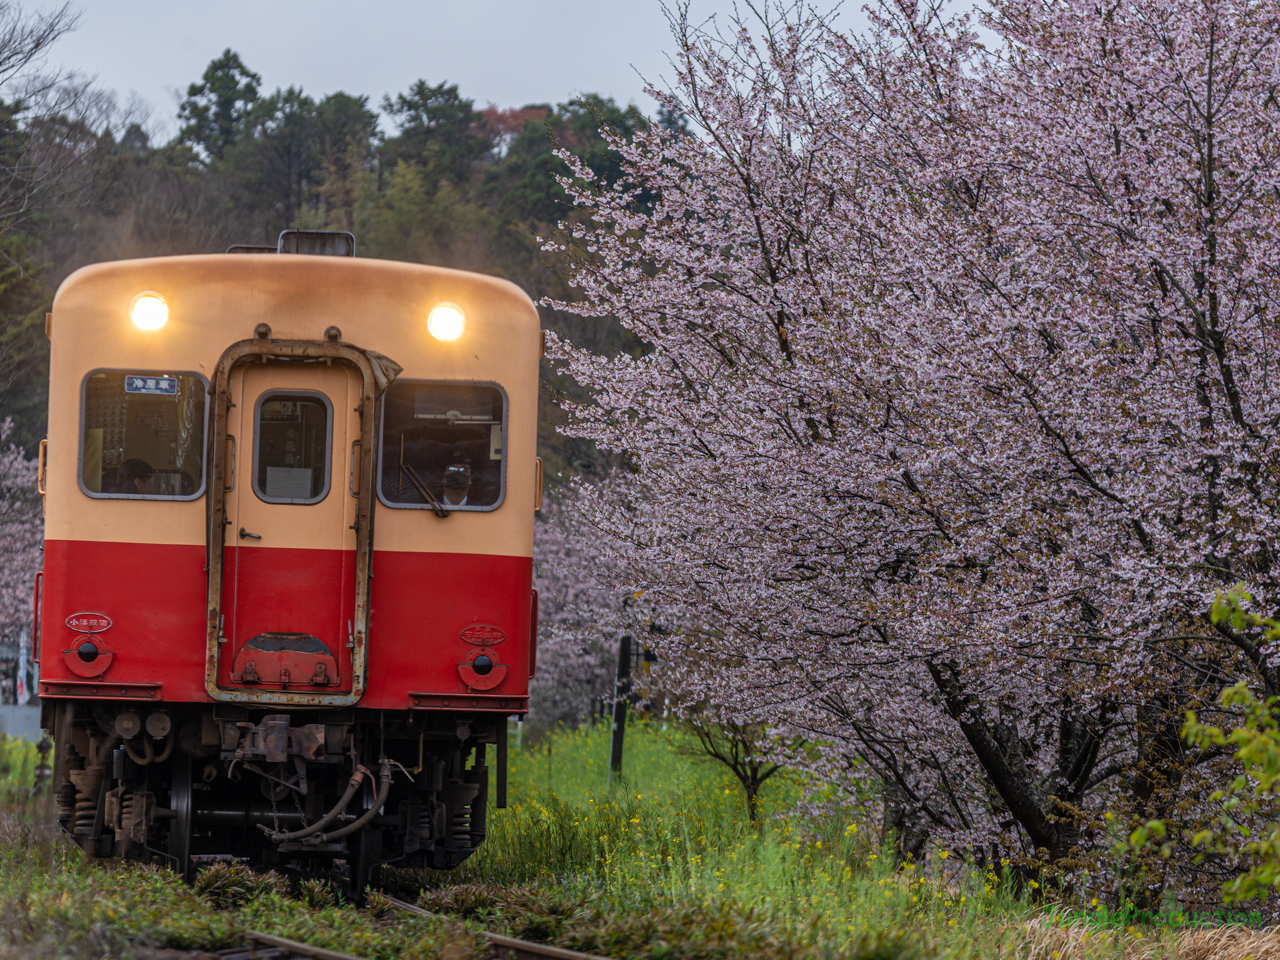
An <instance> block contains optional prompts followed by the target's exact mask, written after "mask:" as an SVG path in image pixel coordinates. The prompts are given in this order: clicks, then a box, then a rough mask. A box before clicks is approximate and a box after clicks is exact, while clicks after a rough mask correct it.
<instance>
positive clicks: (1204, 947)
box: [1010, 919, 1280, 960]
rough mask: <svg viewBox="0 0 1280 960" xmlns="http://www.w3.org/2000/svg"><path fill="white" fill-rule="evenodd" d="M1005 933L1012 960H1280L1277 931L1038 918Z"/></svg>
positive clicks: (1270, 929)
mask: <svg viewBox="0 0 1280 960" xmlns="http://www.w3.org/2000/svg"><path fill="white" fill-rule="evenodd" d="M1010 934H1011V936H1010V940H1011V941H1012V942H1011V947H1012V950H1011V952H1010V956H1011V957H1012V958H1014V960H1096V958H1099V957H1116V958H1123V960H1280V927H1267V928H1266V929H1262V930H1253V929H1250V928H1248V927H1237V926H1222V927H1209V928H1195V929H1183V930H1171V929H1168V928H1162V929H1155V930H1153V929H1150V928H1146V929H1143V928H1139V927H1127V928H1124V929H1119V930H1099V929H1097V928H1096V927H1094V928H1091V927H1088V926H1084V925H1079V924H1060V923H1053V922H1050V921H1047V920H1042V919H1037V920H1032V921H1030V922H1029V923H1019V924H1016V925H1012V926H1011V928H1010Z"/></svg>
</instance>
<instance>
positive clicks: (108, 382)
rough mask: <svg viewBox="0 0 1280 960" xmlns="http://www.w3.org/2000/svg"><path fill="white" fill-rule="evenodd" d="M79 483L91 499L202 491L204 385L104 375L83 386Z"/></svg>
mask: <svg viewBox="0 0 1280 960" xmlns="http://www.w3.org/2000/svg"><path fill="white" fill-rule="evenodd" d="M83 403H84V405H83V408H82V411H81V416H82V424H83V432H82V434H81V443H80V484H81V487H82V489H83V490H84V492H85V493H87V494H89V496H91V497H135V498H139V499H143V500H174V499H194V498H195V497H197V496H199V495H200V493H201V491H202V489H203V487H204V444H205V439H204V431H205V382H204V378H202V377H199V376H197V375H195V374H190V373H155V372H150V371H126V370H119V371H116V370H112V371H105V372H100V373H92V374H90V375H89V376H88V377H87V378H85V381H84V401H83Z"/></svg>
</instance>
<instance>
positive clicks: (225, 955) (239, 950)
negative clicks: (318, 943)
mask: <svg viewBox="0 0 1280 960" xmlns="http://www.w3.org/2000/svg"><path fill="white" fill-rule="evenodd" d="M248 938H249V943H248V945H246V946H243V947H231V948H230V949H227V950H219V951H218V952H217V953H214V954H212V956H215V957H217V958H218V960H361V958H360V957H353V956H352V955H351V954H349V953H339V952H338V951H337V950H326V949H325V948H324V947H313V946H311V945H310V944H308V943H299V942H298V941H297V940H287V939H285V938H284V937H276V936H273V935H272V934H269V933H259V932H258V931H256V930H250V931H249V935H248ZM259 944H261V947H260V946H259Z"/></svg>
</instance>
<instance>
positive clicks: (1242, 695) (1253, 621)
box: [1148, 586, 1280, 903]
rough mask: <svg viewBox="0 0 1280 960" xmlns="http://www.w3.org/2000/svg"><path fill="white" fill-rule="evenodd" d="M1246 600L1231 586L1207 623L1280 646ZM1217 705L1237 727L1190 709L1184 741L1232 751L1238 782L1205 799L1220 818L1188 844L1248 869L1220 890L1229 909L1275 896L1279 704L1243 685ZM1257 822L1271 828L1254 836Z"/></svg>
mask: <svg viewBox="0 0 1280 960" xmlns="http://www.w3.org/2000/svg"><path fill="white" fill-rule="evenodd" d="M1252 601H1253V598H1252V597H1251V596H1250V595H1249V594H1248V592H1246V591H1245V590H1244V588H1243V587H1241V586H1237V587H1236V588H1235V589H1233V590H1230V591H1228V592H1227V593H1225V594H1223V595H1222V596H1220V597H1219V598H1218V599H1217V600H1216V601H1215V602H1214V604H1213V610H1212V617H1213V622H1214V623H1215V624H1221V625H1223V626H1225V627H1227V628H1229V629H1231V630H1233V631H1235V632H1236V633H1237V634H1239V633H1242V632H1244V631H1245V630H1253V631H1260V632H1261V633H1262V636H1263V637H1264V638H1265V641H1266V642H1267V643H1274V642H1275V641H1277V640H1280V624H1277V623H1276V621H1275V620H1272V619H1270V618H1267V617H1263V616H1260V615H1258V614H1256V613H1254V612H1252V611H1251V610H1250V609H1249V604H1250V603H1251V602H1252ZM1219 702H1220V703H1221V705H1222V706H1223V707H1224V708H1226V709H1228V710H1234V711H1237V712H1239V713H1240V714H1241V715H1242V717H1241V719H1242V722H1241V724H1240V725H1239V726H1237V727H1236V728H1235V729H1234V730H1231V731H1230V732H1224V731H1223V730H1222V729H1220V728H1219V727H1216V726H1212V725H1209V724H1204V723H1201V722H1200V720H1199V718H1198V717H1197V716H1196V714H1195V712H1194V711H1191V712H1189V713H1188V714H1187V722H1186V725H1185V726H1184V728H1183V735H1184V736H1185V737H1186V738H1187V741H1188V742H1189V743H1190V744H1191V745H1193V746H1196V747H1200V748H1201V749H1213V748H1219V749H1222V748H1234V754H1233V755H1234V757H1235V759H1236V760H1238V761H1240V763H1241V764H1242V766H1243V770H1242V771H1241V773H1240V774H1239V775H1238V776H1236V777H1235V778H1234V779H1233V780H1232V781H1231V782H1230V783H1229V784H1228V785H1227V786H1226V787H1224V788H1223V789H1221V790H1218V791H1215V792H1214V793H1213V795H1212V796H1211V797H1210V799H1211V801H1213V802H1216V803H1220V804H1221V813H1220V815H1219V816H1218V817H1217V818H1216V820H1217V822H1216V824H1215V825H1213V826H1210V827H1208V828H1206V829H1204V830H1201V831H1200V832H1199V833H1198V834H1197V835H1196V837H1195V839H1194V843H1195V844H1196V845H1198V846H1203V847H1204V848H1205V849H1206V850H1208V851H1211V852H1213V853H1215V854H1218V855H1220V856H1225V857H1227V858H1229V859H1231V860H1232V861H1238V862H1241V863H1243V864H1245V865H1246V869H1245V871H1244V872H1243V873H1241V874H1240V875H1239V876H1237V877H1235V878H1233V879H1232V880H1230V881H1228V882H1227V884H1226V885H1225V886H1224V888H1223V899H1224V900H1226V901H1227V902H1228V903H1232V902H1238V901H1242V900H1251V899H1254V898H1256V897H1262V896H1265V895H1267V894H1269V893H1274V892H1280V826H1277V825H1275V824H1276V820H1277V817H1276V812H1277V804H1276V799H1277V789H1278V788H1280V723H1278V722H1277V717H1278V716H1280V700H1278V699H1277V698H1276V697H1266V698H1260V697H1258V696H1257V695H1255V694H1254V693H1253V691H1251V690H1250V689H1249V688H1248V687H1247V686H1246V685H1245V684H1244V683H1243V682H1242V683H1238V684H1236V685H1235V686H1233V687H1231V688H1230V689H1228V690H1226V691H1224V692H1223V694H1222V696H1221V698H1220V699H1219ZM1259 823H1265V824H1271V825H1272V826H1271V827H1270V829H1265V828H1264V829H1263V830H1262V831H1261V832H1257V830H1256V825H1257V824H1259ZM1157 826H1159V825H1158V824H1148V828H1150V829H1151V832H1152V834H1153V835H1160V836H1163V832H1162V830H1156V829H1155V827H1157Z"/></svg>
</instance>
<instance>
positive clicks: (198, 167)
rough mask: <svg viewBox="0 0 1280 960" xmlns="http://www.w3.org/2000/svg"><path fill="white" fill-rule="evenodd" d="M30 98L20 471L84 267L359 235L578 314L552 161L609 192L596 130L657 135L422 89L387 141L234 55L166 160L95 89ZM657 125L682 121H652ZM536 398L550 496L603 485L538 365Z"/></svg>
mask: <svg viewBox="0 0 1280 960" xmlns="http://www.w3.org/2000/svg"><path fill="white" fill-rule="evenodd" d="M51 26H53V27H56V26H57V25H56V24H52V25H51ZM63 26H64V27H65V24H63ZM53 39H56V31H55V32H54V33H53V36H52V37H51V38H50V41H49V42H52V40H53ZM27 89H28V90H29V91H30V92H28V93H25V94H24V95H18V96H11V97H9V98H8V99H7V100H5V101H2V102H0V163H2V164H3V166H4V167H5V168H6V169H7V170H9V171H12V173H11V176H10V177H9V182H8V183H7V184H0V194H3V195H2V196H0V227H5V228H7V229H4V230H3V232H0V414H3V416H6V417H10V418H12V420H13V422H14V429H13V432H12V434H11V435H10V442H17V443H18V444H20V445H21V446H22V447H23V448H24V449H25V450H26V451H27V452H28V453H31V452H32V451H33V450H34V448H35V445H36V444H37V443H38V442H39V440H40V439H41V438H42V437H43V436H44V433H45V422H46V406H47V402H48V386H47V381H48V341H47V339H46V338H45V335H44V312H45V310H47V309H48V306H49V304H50V302H51V301H52V297H53V293H54V291H55V290H56V289H57V286H58V284H59V283H60V282H61V281H62V280H63V279H64V278H65V277H66V276H67V275H69V274H70V273H71V272H72V271H74V270H76V269H77V268H79V267H82V266H84V265H86V264H90V263H96V262H100V261H105V260H118V259H127V258H134V257H154V256H164V255H171V254H192V253H217V252H221V251H223V250H225V249H226V248H227V247H228V246H229V245H231V244H234V243H250V244H270V245H274V244H275V241H276V237H277V235H278V234H279V232H280V231H281V230H284V229H287V228H302V229H332V230H350V231H353V232H354V233H355V235H356V244H357V255H358V256H365V257H377V258H385V259H393V260H407V261H414V262H419V263H430V264H435V265H439V266H447V267H457V268H461V269H465V270H475V271H479V272H482V273H487V274H490V275H493V276H498V277H503V278H505V279H508V280H510V281H511V282H513V283H515V284H517V285H518V286H520V287H521V288H522V289H524V290H525V292H526V293H528V294H529V296H530V297H532V298H533V299H534V300H535V301H537V300H539V299H540V298H541V297H544V296H554V297H555V298H557V299H561V300H564V299H572V291H570V290H569V289H568V288H567V287H566V285H565V283H564V281H563V279H562V276H561V273H560V272H559V270H558V268H557V263H556V261H555V260H554V259H553V257H552V256H551V255H548V254H546V253H544V252H543V251H542V249H541V244H540V243H539V242H538V240H537V238H538V236H540V235H542V236H546V235H548V233H549V232H551V231H554V230H555V228H556V224H557V223H558V222H559V221H561V220H563V219H566V218H568V217H569V216H570V215H571V214H572V211H571V209H570V206H569V205H568V204H567V203H566V201H565V196H564V192H563V190H562V189H561V188H560V185H559V183H558V182H557V179H556V177H557V175H562V174H564V173H566V172H567V168H566V167H565V166H564V163H563V161H562V160H561V159H559V158H558V157H557V156H556V155H555V152H556V151H557V150H561V149H564V150H569V151H571V152H572V153H573V154H574V155H575V156H577V157H580V158H581V159H582V160H583V161H584V162H585V163H587V164H588V165H589V166H590V167H591V169H592V170H594V171H595V172H596V173H597V174H598V175H599V176H601V177H602V178H603V179H604V180H605V181H606V182H609V181H612V180H614V179H616V178H617V176H618V174H619V171H620V162H619V157H618V155H617V153H616V152H615V151H614V150H612V149H611V148H610V147H609V146H608V145H607V144H606V142H605V141H604V139H603V138H602V137H601V135H600V130H601V129H602V128H607V129H611V130H616V131H618V132H619V133H621V134H622V135H623V136H625V137H629V136H631V135H632V134H634V132H635V131H636V130H638V129H641V128H643V127H645V126H647V125H648V124H649V123H650V121H649V120H648V119H647V118H645V117H644V116H643V115H642V114H641V113H640V111H639V110H638V109H637V108H636V107H634V106H628V107H625V108H624V107H620V106H619V105H618V104H616V103H615V102H614V101H613V100H612V99H611V98H609V97H605V96H602V95H597V94H588V95H584V96H582V97H579V98H577V99H575V100H571V101H568V102H565V103H560V104H554V105H553V104H528V105H525V106H522V107H518V108H498V107H494V106H489V107H487V108H477V107H476V105H475V103H474V101H472V100H470V99H468V98H467V97H465V96H464V95H463V93H462V92H461V91H459V89H458V87H457V85H456V84H450V83H448V82H440V83H437V84H434V85H432V84H430V83H428V82H427V81H426V80H419V81H417V82H416V83H414V84H413V85H411V86H410V88H409V89H408V90H405V91H403V92H399V93H396V94H394V95H387V96H384V97H383V99H382V101H381V102H380V106H381V110H382V113H383V114H384V116H385V120H386V121H389V126H390V127H391V129H390V130H389V131H384V130H382V129H380V124H379V116H378V113H377V112H376V111H375V109H374V107H373V106H372V105H371V103H370V98H369V96H368V95H363V94H361V95H355V94H349V93H345V92H342V91H338V92H335V93H330V94H327V95H325V96H322V97H319V98H315V97H312V96H311V95H309V94H307V93H306V92H304V91H303V90H302V89H301V88H299V87H295V86H290V87H288V88H286V89H276V90H274V91H266V90H263V89H262V81H261V77H260V76H259V75H258V74H256V73H255V72H254V71H253V70H252V69H251V67H250V66H249V65H247V64H245V63H244V62H243V61H242V60H241V59H240V57H239V56H238V55H237V54H236V53H235V52H234V51H232V50H229V49H228V50H226V51H224V52H223V53H222V54H221V55H220V56H219V57H217V58H216V59H214V60H213V61H212V62H211V63H210V64H209V66H208V68H207V69H206V70H205V72H204V74H203V76H202V77H200V78H199V80H197V81H195V82H193V83H191V84H190V86H189V87H188V90H187V96H186V98H185V99H184V100H183V101H182V103H181V104H180V106H179V109H178V117H177V119H178V122H179V123H180V124H181V128H180V130H179V132H178V134H177V135H176V136H175V137H174V138H173V139H171V140H169V141H167V142H156V140H155V138H154V136H153V135H152V134H151V133H149V132H148V129H147V123H146V120H145V117H141V116H139V115H138V112H137V111H136V110H130V109H128V108H121V107H120V106H118V101H117V100H116V98H115V97H114V96H113V95H112V94H110V93H109V92H106V91H102V90H98V89H95V88H94V87H92V86H91V85H86V84H76V83H74V82H71V83H68V82H65V81H56V80H52V81H45V82H44V83H42V84H41V83H36V84H32V83H30V82H29V83H28V85H27ZM658 122H659V123H662V124H664V125H666V126H670V127H679V126H680V125H681V123H682V118H681V117H679V116H678V115H672V114H669V113H665V112H660V113H659V117H658ZM542 314H543V324H544V326H545V327H547V328H549V329H554V330H557V331H559V332H561V333H564V334H566V335H568V336H569V337H570V338H571V339H572V340H573V341H574V342H575V343H582V344H584V345H589V346H590V347H591V348H592V349H596V350H598V351H599V352H602V353H614V352H617V351H618V350H620V349H624V348H632V349H633V348H634V344H631V343H630V342H629V340H628V338H627V335H626V334H625V333H624V332H623V331H622V330H621V328H620V327H618V326H617V325H615V324H613V323H610V322H607V321H606V322H601V321H593V320H584V319H583V318H580V317H575V316H572V315H569V314H565V313H561V312H558V311H552V310H546V309H542ZM542 381H543V391H542V399H541V408H542V409H541V410H540V417H539V423H540V428H539V429H540V433H539V452H540V454H541V455H542V457H543V459H544V462H545V463H546V464H547V476H548V479H549V480H550V481H551V482H552V483H555V482H556V480H557V478H559V477H562V476H565V477H567V476H570V475H573V474H577V473H582V472H587V473H591V472H594V466H595V458H596V454H595V452H594V447H593V446H592V445H591V444H589V443H587V442H584V441H582V440H578V439H572V438H567V437H564V436H562V435H560V434H559V433H557V432H556V430H555V424H556V423H558V422H560V421H561V420H562V417H561V415H560V413H559V411H558V408H557V405H556V403H555V398H556V397H558V396H561V395H563V394H564V392H565V391H566V390H571V389H572V386H571V384H569V383H568V382H567V381H566V380H565V379H564V378H563V377H558V376H557V375H556V374H555V373H554V372H553V371H552V370H551V369H550V368H549V367H547V366H545V365H544V369H543V378H542Z"/></svg>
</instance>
